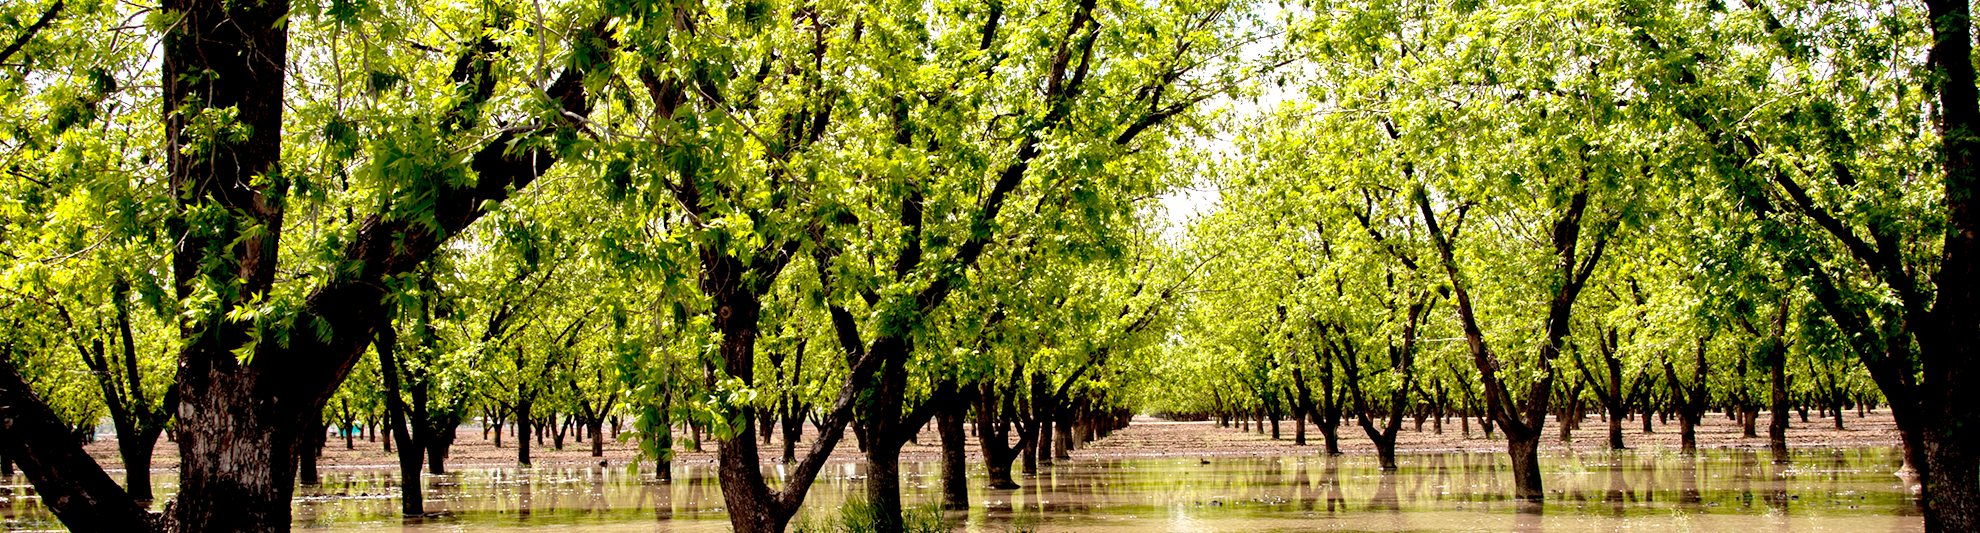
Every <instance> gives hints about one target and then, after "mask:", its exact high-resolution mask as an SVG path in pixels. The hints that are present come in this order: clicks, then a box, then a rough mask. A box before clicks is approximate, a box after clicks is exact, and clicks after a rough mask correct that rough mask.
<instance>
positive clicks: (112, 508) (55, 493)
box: [0, 354, 154, 532]
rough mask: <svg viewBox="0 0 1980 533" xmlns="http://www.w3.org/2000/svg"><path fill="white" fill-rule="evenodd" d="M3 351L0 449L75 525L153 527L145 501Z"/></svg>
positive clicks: (75, 528) (84, 529) (98, 528)
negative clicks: (86, 448)
mask: <svg viewBox="0 0 1980 533" xmlns="http://www.w3.org/2000/svg"><path fill="white" fill-rule="evenodd" d="M10 355H11V354H0V454H4V455H5V456H6V460H7V461H8V462H10V463H11V462H18V463H19V465H20V469H21V472H22V473H24V474H26V475H27V478H28V480H29V481H31V482H33V483H34V487H35V492H36V493H37V494H38V495H40V496H41V501H42V504H43V505H46V506H48V509H49V510H50V511H52V512H54V513H55V517H56V518H59V519H61V520H62V525H64V526H67V527H68V528H69V530H70V531H75V532H96V531H152V530H154V528H153V527H152V524H151V522H150V518H149V517H148V516H147V515H146V513H145V510H144V508H143V507H139V506H138V505H137V503H136V502H135V501H133V500H131V498H130V496H129V495H128V494H125V493H124V489H123V488H122V487H118V486H117V482H116V481H114V480H111V479H110V475H109V474H106V473H104V471H103V467H102V466H100V465H98V464H97V463H96V459H94V458H91V457H90V456H89V454H87V453H84V452H83V449H82V445H81V443H78V442H76V441H75V439H71V438H68V431H66V430H65V429H66V428H65V426H64V425H63V424H62V421H61V419H60V418H57V417H56V416H55V413H54V412H53V411H50V410H48V408H47V407H46V404H43V403H41V401H40V398H37V397H35V394H34V392H33V390H32V389H30V388H28V385H27V382H26V381H24V380H22V379H21V375H20V374H19V373H18V372H16V371H15V370H14V365H13V364H12V363H11V362H9V361H10V357H9V356H10Z"/></svg>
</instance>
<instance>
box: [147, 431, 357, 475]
mask: <svg viewBox="0 0 1980 533" xmlns="http://www.w3.org/2000/svg"><path fill="white" fill-rule="evenodd" d="M325 429H326V428H324V426H323V423H322V422H320V421H319V422H317V423H316V427H315V428H313V430H312V431H310V432H309V433H305V434H304V437H303V438H305V439H308V442H305V443H304V446H303V453H302V456H301V457H300V458H299V459H298V462H299V464H300V465H301V466H298V467H296V470H297V472H296V477H298V478H301V479H302V484H304V485H316V484H320V483H322V482H323V478H322V476H320V475H318V474H317V472H316V460H317V458H319V457H321V456H322V455H323V444H324V441H325V440H327V439H328V437H325V436H324V435H323V432H324V430H325ZM147 464H149V463H147ZM125 466H126V467H127V468H128V467H129V464H128V463H126V465H125Z"/></svg>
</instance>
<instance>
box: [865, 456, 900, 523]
mask: <svg viewBox="0 0 1980 533" xmlns="http://www.w3.org/2000/svg"><path fill="white" fill-rule="evenodd" d="M873 433H874V432H872V431H868V432H867V434H868V435H871V434H873ZM903 444H905V442H904V441H903V440H895V439H874V442H872V443H870V444H868V445H867V446H866V502H867V503H868V504H869V505H872V506H873V515H872V517H873V525H872V527H873V531H875V532H877V533H900V531H901V527H902V526H901V446H902V445H903Z"/></svg>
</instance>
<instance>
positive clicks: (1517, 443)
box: [1506, 428, 1547, 502]
mask: <svg viewBox="0 0 1980 533" xmlns="http://www.w3.org/2000/svg"><path fill="white" fill-rule="evenodd" d="M1508 429H1510V428H1508ZM1506 453H1507V454H1508V455H1510V456H1511V458H1512V475H1513V498H1514V499H1517V500H1521V501H1536V502H1537V501H1540V500H1542V499H1545V498H1546V497H1547V494H1546V491H1545V490H1544V489H1543V488H1542V487H1541V480H1540V432H1538V431H1535V432H1531V433H1528V434H1523V435H1522V434H1515V433H1514V432H1511V431H1507V432H1506Z"/></svg>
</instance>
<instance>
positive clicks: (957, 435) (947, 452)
mask: <svg viewBox="0 0 1980 533" xmlns="http://www.w3.org/2000/svg"><path fill="white" fill-rule="evenodd" d="M968 410H969V403H968V402H964V401H954V402H949V404H948V405H947V406H946V407H945V408H943V409H942V412H941V414H939V415H937V423H936V425H937V427H938V429H939V430H940V431H939V432H940V433H941V435H942V509H943V510H948V511H961V510H968V509H969V478H968V477H967V476H966V475H965V473H966V471H967V468H968V467H969V465H968V464H967V463H965V462H964V461H965V459H966V455H967V453H968V452H967V450H966V449H965V447H966V442H965V439H964V437H963V414H964V412H965V411H968Z"/></svg>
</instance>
